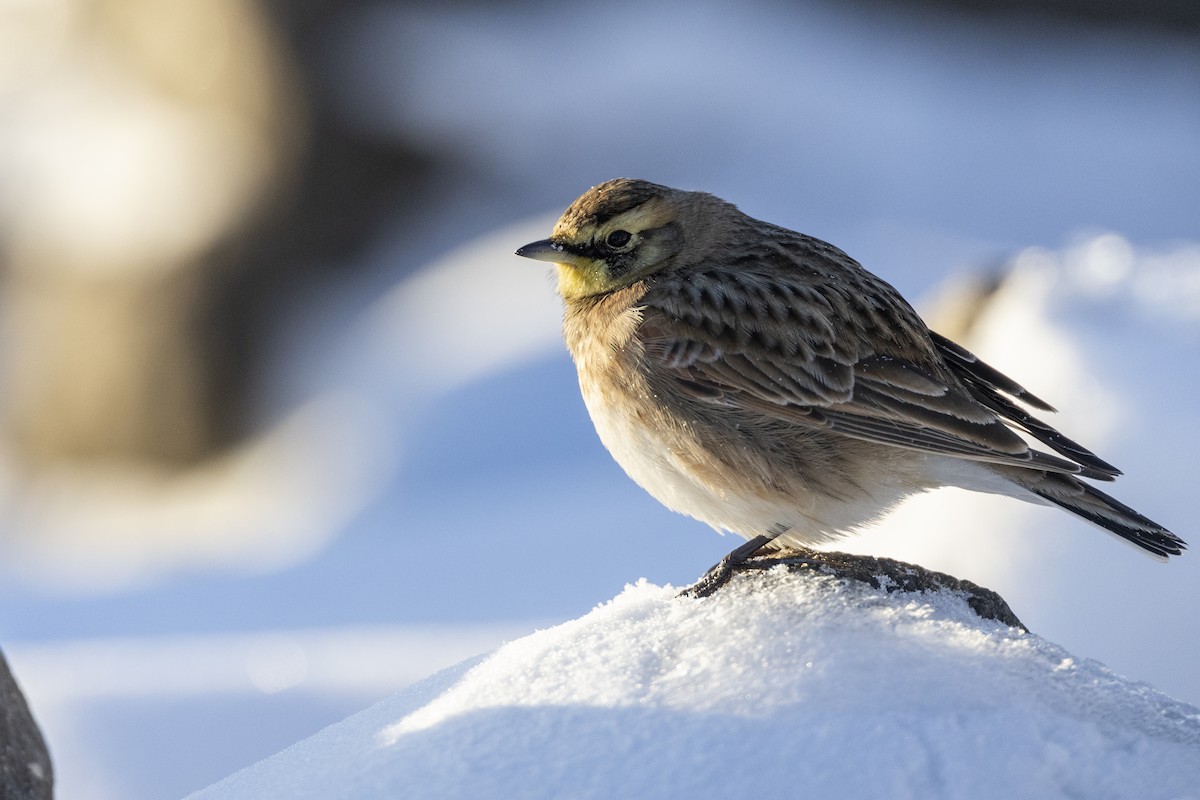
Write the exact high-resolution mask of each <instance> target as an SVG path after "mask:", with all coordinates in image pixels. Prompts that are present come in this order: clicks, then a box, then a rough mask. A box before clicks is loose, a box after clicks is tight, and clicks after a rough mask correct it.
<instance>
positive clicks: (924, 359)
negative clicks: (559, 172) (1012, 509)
mask: <svg viewBox="0 0 1200 800" xmlns="http://www.w3.org/2000/svg"><path fill="white" fill-rule="evenodd" d="M714 282H715V283H720V284H721V285H720V286H719V287H716V286H714V285H712V284H713V283H714ZM872 291H875V292H877V294H876V295H871V292H872ZM814 292H818V293H819V295H820V301H819V302H816V301H814V300H813V297H814ZM642 302H643V303H644V304H645V305H644V308H643V311H642V317H643V319H642V327H641V336H642V341H643V342H644V344H645V348H646V355H647V357H648V358H649V359H651V360H652V361H653V362H655V364H656V366H657V367H658V368H659V370H660V371H661V372H662V373H663V374H664V375H665V376H667V377H669V378H671V379H673V380H674V381H675V382H676V388H677V389H679V390H681V391H683V392H684V393H685V394H687V395H688V396H690V397H692V398H694V399H696V400H700V401H702V402H706V403H714V404H720V405H724V406H732V407H740V408H744V409H747V410H753V411H755V412H758V413H762V414H766V415H768V416H775V417H777V418H781V419H787V420H790V421H794V422H797V423H799V424H804V425H809V426H817V427H824V428H827V429H829V430H833V431H837V432H839V433H842V434H845V435H847V436H852V437H855V438H860V439H867V440H870V441H875V442H880V443H883V444H888V445H893V446H897V447H906V448H911V449H915V450H922V451H926V452H932V453H938V454H943V455H949V456H955V457H959V458H965V459H972V460H979V461H990V462H996V463H1003V464H1010V465H1013V466H1022V467H1027V468H1029V467H1035V468H1042V469H1050V470H1054V471H1060V472H1073V473H1078V472H1080V471H1081V469H1080V466H1079V465H1077V464H1075V463H1073V462H1071V461H1067V460H1064V459H1059V458H1057V457H1055V456H1051V455H1048V454H1045V453H1039V452H1037V451H1033V450H1030V448H1029V446H1028V445H1027V444H1026V442H1025V440H1024V439H1022V438H1021V437H1020V436H1019V435H1017V433H1016V432H1014V431H1013V430H1012V429H1011V428H1010V427H1009V424H1014V425H1016V426H1017V427H1019V428H1021V429H1022V430H1025V431H1027V432H1029V433H1030V434H1031V435H1033V436H1035V437H1036V438H1038V439H1040V440H1041V441H1043V442H1045V443H1046V444H1047V445H1049V446H1051V447H1053V448H1054V449H1055V450H1057V451H1058V452H1060V453H1062V454H1063V455H1065V456H1067V457H1068V458H1075V457H1076V455H1079V456H1083V457H1084V458H1081V459H1080V461H1081V463H1082V464H1083V471H1084V474H1091V473H1095V472H1097V470H1099V471H1100V472H1101V473H1103V469H1102V468H1101V467H1099V466H1098V465H1103V462H1100V461H1099V459H1095V457H1094V456H1091V458H1093V459H1095V461H1096V462H1098V464H1093V463H1091V462H1089V461H1088V460H1086V457H1087V456H1090V455H1091V454H1090V453H1088V452H1087V451H1086V450H1084V449H1083V448H1081V447H1079V446H1078V445H1076V444H1075V443H1074V442H1071V441H1070V440H1068V439H1066V437H1062V436H1061V434H1058V433H1057V431H1054V430H1053V428H1050V427H1049V426H1047V425H1045V424H1044V423H1040V422H1039V421H1037V420H1035V419H1033V418H1032V417H1030V416H1029V415H1027V414H1024V412H1021V411H1020V409H1019V408H1017V407H1016V406H1015V405H1014V404H1013V403H1012V402H1011V401H1009V400H1008V399H1007V398H1006V397H1004V396H1003V394H1008V395H1011V396H1013V397H1019V398H1021V399H1023V400H1025V401H1026V402H1030V403H1031V404H1034V405H1038V406H1039V407H1042V406H1044V405H1045V404H1044V403H1043V402H1042V401H1040V400H1038V398H1036V397H1034V396H1033V395H1031V394H1029V393H1028V392H1027V391H1026V390H1025V389H1024V388H1023V387H1021V386H1020V385H1019V384H1017V383H1016V382H1015V381H1012V380H1011V379H1009V378H1007V377H1006V376H1004V375H1003V374H1002V373H1000V372H999V371H997V370H995V369H993V368H992V367H989V366H988V365H986V364H984V363H983V362H981V361H979V360H978V359H976V358H975V357H974V356H973V355H971V354H970V353H969V352H968V351H966V350H964V349H962V348H961V347H959V346H957V345H955V344H954V343H953V342H950V341H949V340H948V339H945V338H944V337H940V336H937V335H936V334H933V335H932V337H933V338H932V339H931V334H930V333H929V332H928V330H927V329H926V328H925V327H924V323H922V322H921V321H920V319H919V318H918V317H917V316H916V313H915V312H913V311H912V310H911V309H910V308H909V307H908V306H907V304H905V303H904V302H903V301H902V300H900V299H899V295H896V294H895V293H894V290H891V288H890V287H887V285H886V284H881V283H874V282H872V283H868V282H866V281H865V280H864V281H862V282H861V284H860V285H858V286H852V287H849V290H848V291H845V292H843V291H839V289H838V287H835V286H832V285H822V286H813V285H811V284H809V283H806V282H804V280H803V279H802V278H800V277H796V278H783V277H778V276H775V275H764V274H747V273H745V272H741V273H738V274H737V277H736V280H733V279H731V278H730V275H729V274H715V273H713V274H699V275H693V276H691V278H690V279H689V280H688V281H686V282H685V281H683V280H680V281H679V282H678V283H675V284H672V283H671V282H669V281H664V282H662V283H659V284H656V285H655V286H654V287H653V288H652V290H651V291H650V292H648V293H647V294H646V295H645V297H644V298H643V300H642ZM897 303H899V304H900V305H899V306H897ZM856 304H857V305H856ZM731 308H736V309H737V312H738V313H737V314H729V313H728V312H729V310H730V309H731ZM880 309H887V312H888V314H887V315H886V316H887V318H886V319H885V320H882V321H881V319H882V316H884V315H881V313H880ZM856 315H857V316H856ZM833 319H853V320H855V322H856V323H860V322H861V323H862V325H861V326H859V325H857V324H856V325H855V326H853V327H851V328H846V327H842V328H841V329H840V330H838V329H837V328H836V326H835V325H833V324H832V320H833ZM884 323H886V324H887V327H886V329H884V328H883V325H884ZM872 326H873V327H872ZM881 331H882V332H881ZM856 334H857V335H856ZM885 349H886V352H884V350H885ZM943 359H945V360H944V361H943ZM960 381H961V382H960ZM1002 393H1003V394H1002ZM1022 415H1023V416H1022ZM1006 423H1007V424H1006Z"/></svg>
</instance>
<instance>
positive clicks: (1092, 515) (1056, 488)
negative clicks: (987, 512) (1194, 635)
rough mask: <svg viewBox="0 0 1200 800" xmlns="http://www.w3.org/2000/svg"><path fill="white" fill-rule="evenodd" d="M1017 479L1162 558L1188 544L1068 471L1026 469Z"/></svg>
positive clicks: (1042, 494) (1057, 503)
mask: <svg viewBox="0 0 1200 800" xmlns="http://www.w3.org/2000/svg"><path fill="white" fill-rule="evenodd" d="M1010 474H1011V473H1010ZM1039 477H1040V479H1036V480H1030V479H1031V478H1039ZM1018 482H1019V483H1020V484H1021V485H1023V486H1024V487H1025V488H1027V489H1028V490H1029V491H1031V492H1033V493H1034V494H1036V495H1037V496H1038V497H1041V498H1042V499H1044V500H1047V501H1049V502H1051V503H1053V504H1055V505H1057V506H1059V507H1061V508H1064V509H1066V510H1067V511H1070V512H1071V513H1072V514H1077V515H1078V516H1080V517H1083V518H1084V519H1086V520H1087V521H1088V522H1091V523H1094V524H1095V525H1099V526H1100V527H1101V528H1104V529H1105V530H1107V531H1109V532H1110V533H1114V534H1116V535H1117V536H1119V537H1120V538H1122V539H1124V540H1125V541H1127V542H1129V543H1130V544H1132V545H1134V546H1136V547H1139V548H1141V549H1142V550H1143V551H1145V552H1146V553H1148V554H1149V555H1151V556H1153V557H1154V558H1157V559H1159V560H1161V561H1166V560H1167V557H1168V556H1177V555H1181V554H1182V553H1183V551H1184V550H1185V549H1186V548H1187V543H1186V542H1185V541H1183V539H1180V538H1179V537H1178V536H1176V535H1175V534H1173V533H1171V532H1170V531H1169V530H1167V529H1166V528H1164V527H1163V526H1162V525H1159V524H1158V523H1157V522H1155V521H1154V520H1152V519H1150V518H1148V517H1144V516H1142V515H1141V514H1139V513H1138V512H1136V511H1134V510H1133V509H1132V508H1130V507H1129V506H1127V505H1125V504H1124V503H1122V502H1121V501H1120V500H1117V499H1116V498H1114V497H1110V496H1109V495H1107V494H1105V493H1104V492H1102V491H1100V490H1099V489H1097V488H1095V487H1094V486H1091V485H1089V484H1086V483H1084V482H1083V481H1081V480H1079V479H1078V478H1075V477H1073V476H1071V475H1062V474H1056V473H1040V474H1039V473H1030V472H1025V474H1024V475H1022V476H1021V479H1020V480H1019V481H1018Z"/></svg>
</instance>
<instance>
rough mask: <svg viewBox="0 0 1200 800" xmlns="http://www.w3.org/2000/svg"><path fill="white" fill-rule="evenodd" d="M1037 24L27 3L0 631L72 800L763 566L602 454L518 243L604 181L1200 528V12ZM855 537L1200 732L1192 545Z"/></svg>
mask: <svg viewBox="0 0 1200 800" xmlns="http://www.w3.org/2000/svg"><path fill="white" fill-rule="evenodd" d="M1019 5H1020V4H1008V3H1002V2H993V3H989V4H987V7H986V9H985V10H983V9H980V8H976V7H974V6H972V5H970V4H964V3H946V4H939V3H933V4H922V3H918V2H912V3H897V4H890V5H885V4H874V3H869V2H862V3H842V4H836V3H803V4H785V3H777V2H769V0H756V1H755V2H736V3H735V2H732V0H728V1H726V2H721V1H716V2H706V3H700V4H696V3H679V2H667V3H662V4H658V5H653V6H647V5H646V4H642V3H634V2H618V3H613V4H608V5H600V6H596V5H593V6H590V7H588V8H587V9H582V8H581V7H578V6H576V7H570V6H566V5H559V4H550V3H541V2H520V3H506V4H482V3H470V2H454V3H449V4H447V3H441V4H433V3H421V2H406V3H403V4H401V3H385V2H342V3H334V2H331V1H330V0H308V1H307V2H282V1H281V0H280V1H278V2H263V3H258V2H253V0H213V2H208V3H204V4H196V3H189V2H186V0H169V1H165V0H0V258H2V262H3V263H2V266H0V415H2V420H3V428H2V431H0V647H2V648H3V649H4V650H5V652H6V653H7V655H8V656H9V660H10V663H11V665H12V668H13V671H14V673H15V674H16V676H17V678H18V680H19V681H20V682H21V683H22V685H23V687H24V688H25V690H26V694H27V696H28V698H29V701H30V703H31V705H32V706H33V709H34V713H35V715H36V716H37V717H38V719H39V721H40V722H41V724H42V727H43V729H44V732H45V734H46V736H47V739H48V740H49V744H50V747H51V751H52V754H53V756H54V757H55V767H56V770H57V775H58V782H59V792H60V795H61V796H63V797H71V798H93V799H100V798H124V799H130V800H139V799H140V798H152V797H171V796H179V795H182V794H184V793H186V792H188V791H190V790H193V789H197V788H200V787H202V786H204V785H206V784H208V783H211V782H213V781H215V780H217V779H219V778H221V777H223V776H225V775H226V774H228V773H230V772H232V771H233V770H235V769H237V768H239V767H242V766H245V765H247V764H249V763H251V762H253V761H255V760H257V759H260V758H262V757H265V756H267V755H270V754H272V753H274V752H276V751H277V750H279V749H281V748H283V747H285V746H287V745H289V744H290V743H292V742H294V741H296V740H298V739H300V738H303V737H305V736H308V735H310V734H312V733H313V732H315V731H316V730H318V729H319V728H321V727H322V726H324V725H327V724H329V723H332V722H334V721H337V720H339V719H341V718H343V717H345V716H347V715H348V714H350V713H352V712H354V711H357V710H359V709H361V708H364V707H365V706H367V705H369V704H370V703H372V702H374V701H376V700H378V699H380V698H382V697H384V696H386V695H387V694H388V693H390V692H392V691H394V690H396V689H398V688H400V687H402V686H404V685H406V684H408V683H411V682H413V681H415V680H417V679H419V678H421V677H423V676H424V675H426V674H429V673H430V672H432V671H434V670H435V669H437V668H439V667H441V666H444V665H447V664H451V663H454V662H456V661H458V660H461V659H462V658H465V657H467V656H469V655H472V654H474V653H478V652H481V651H483V650H486V649H489V648H491V647H493V646H495V645H496V644H498V643H500V642H501V641H503V640H505V639H507V638H512V637H515V636H518V635H521V634H523V633H525V632H528V631H530V630H533V629H534V628H535V627H538V626H541V625H545V624H549V623H554V622H557V621H561V620H564V619H569V618H572V617H576V616H578V615H580V614H582V613H583V612H585V611H587V610H588V609H590V608H591V607H592V606H593V605H595V604H596V603H598V602H602V601H604V600H607V599H609V598H610V597H612V596H613V595H615V594H616V593H617V592H618V591H620V589H621V587H622V586H623V585H625V584H626V583H627V582H632V581H634V580H636V579H637V578H639V577H646V578H648V579H650V580H651V581H654V582H656V583H666V582H672V583H675V584H685V583H688V582H690V581H691V580H693V579H694V578H695V577H696V576H697V575H698V574H699V573H700V572H701V571H702V570H703V569H704V568H706V567H707V566H709V565H710V564H711V563H712V562H714V561H715V560H716V559H717V558H719V557H720V556H721V555H723V554H724V553H725V552H726V551H727V550H728V549H729V548H730V547H731V546H732V545H733V544H734V542H732V541H731V540H729V539H727V538H726V539H722V538H721V537H718V536H716V535H715V534H713V533H712V532H711V531H710V530H708V529H707V528H705V527H704V526H702V525H700V524H699V523H695V522H692V521H690V520H688V519H685V518H683V517H678V516H675V515H672V514H670V513H669V512H667V511H666V510H664V509H662V508H660V507H659V506H658V505H657V504H656V503H655V502H654V501H653V500H651V499H650V498H649V497H647V496H645V495H644V494H643V493H642V492H641V491H640V490H639V489H638V488H637V487H636V486H634V485H633V484H632V483H631V482H629V481H628V479H627V478H625V476H624V475H623V474H622V473H621V472H620V470H619V468H617V467H616V466H615V464H613V463H612V462H611V460H610V459H609V458H608V456H607V454H606V453H605V452H604V451H603V449H602V448H601V446H600V445H599V443H598V442H597V440H596V438H595V436H594V434H593V432H592V429H591V425H590V423H589V421H588V420H587V417H586V413H585V412H584V410H583V407H582V403H581V401H580V400H579V399H578V393H577V389H576V386H575V378H574V371H573V368H572V366H571V364H570V362H569V359H568V358H567V356H566V353H565V351H564V350H563V348H562V346H561V344H560V343H559V340H558V306H557V301H556V300H555V298H554V296H553V294H552V291H551V283H550V281H549V280H548V278H547V275H546V271H545V270H544V269H543V268H542V267H541V266H539V265H537V264H531V263H529V262H524V261H521V260H520V259H517V258H515V257H513V256H511V252H512V250H513V249H514V248H516V247H517V246H519V245H521V244H524V243H526V242H528V241H530V240H532V239H536V238H542V237H543V236H545V235H546V233H547V231H548V230H549V226H550V224H551V222H552V221H553V219H554V217H555V216H557V214H558V212H560V211H561V210H562V209H563V208H564V207H565V206H566V204H567V203H569V202H570V201H571V200H572V199H574V198H575V197H576V196H577V195H578V194H580V193H581V192H582V191H583V190H585V189H586V188H587V187H588V186H590V185H592V184H595V183H597V182H600V181H602V180H605V179H607V178H611V177H615V176H618V175H627V176H637V177H643V178H647V179H650V180H654V181H658V182H662V183H667V184H671V185H676V186H680V187H684V188H695V189H704V190H707V191H711V192H713V193H715V194H718V195H720V196H722V197H724V198H726V199H728V200H731V201H733V202H735V203H737V204H738V205H739V206H741V207H742V208H743V210H745V211H747V212H748V213H750V214H752V215H755V216H758V217H760V218H763V219H767V220H770V221H773V222H777V223H780V224H784V225H788V226H790V227H794V228H797V229H800V230H803V231H805V232H806V233H810V234H813V235H816V236H819V237H821V238H824V239H827V240H829V241H831V242H833V243H835V244H837V245H838V246H840V247H842V248H843V249H845V250H846V251H848V252H849V253H850V254H851V255H852V256H854V257H856V258H857V259H859V260H860V261H862V262H863V263H864V264H865V265H866V266H867V267H868V268H869V269H871V270H873V271H875V272H876V273H878V274H880V275H882V276H884V277H885V278H887V279H888V280H890V281H891V282H892V283H894V284H895V285H896V286H897V287H898V288H899V289H900V290H901V291H902V292H903V293H904V294H905V295H907V296H908V297H909V298H912V299H914V300H916V301H918V305H920V306H921V307H922V309H923V310H929V311H930V312H931V314H932V315H933V317H932V318H935V319H937V320H941V321H942V327H943V328H944V329H946V332H948V333H954V334H956V335H960V336H962V337H963V338H964V340H965V341H966V342H967V343H968V344H969V345H970V346H971V347H973V348H974V349H976V350H977V351H978V352H979V353H980V354H981V355H984V356H985V357H987V358H989V359H990V360H992V361H993V363H995V364H996V365H997V366H999V367H1001V368H1002V369H1005V370H1007V371H1010V372H1011V373H1012V374H1013V375H1014V376H1015V377H1016V378H1017V379H1018V380H1020V381H1021V382H1023V383H1025V384H1026V385H1027V386H1029V387H1030V388H1031V389H1032V390H1033V391H1034V392H1036V393H1038V394H1039V395H1041V396H1043V397H1045V398H1047V399H1048V400H1050V401H1051V402H1053V403H1055V404H1056V405H1057V406H1058V407H1059V408H1060V410H1061V411H1062V413H1061V414H1060V415H1058V416H1057V417H1056V418H1055V422H1056V423H1057V424H1059V425H1060V426H1061V427H1062V428H1063V429H1064V431H1065V432H1066V433H1067V434H1068V435H1071V436H1074V437H1076V438H1078V439H1080V440H1082V441H1083V442H1085V443H1086V444H1088V445H1090V446H1092V447H1094V449H1096V450H1097V451H1098V452H1099V453H1100V455H1101V456H1103V457H1105V458H1108V459H1109V460H1111V461H1113V462H1114V463H1116V464H1117V465H1118V466H1120V467H1121V468H1123V469H1125V470H1126V471H1127V473H1128V475H1127V476H1126V477H1124V478H1122V479H1121V480H1120V481H1119V483H1118V484H1117V486H1116V488H1115V489H1114V493H1115V494H1116V495H1118V496H1119V497H1120V498H1121V499H1122V500H1124V501H1126V502H1128V503H1129V504H1131V505H1133V506H1134V507H1136V508H1138V509H1139V510H1142V511H1144V512H1145V513H1147V514H1148V515H1150V516H1152V517H1154V518H1155V519H1158V520H1159V521H1161V522H1163V523H1164V524H1166V525H1168V526H1169V527H1172V528H1173V529H1174V530H1175V531H1176V532H1177V533H1179V534H1180V535H1182V536H1183V537H1184V538H1185V539H1188V540H1190V541H1191V542H1192V543H1193V545H1198V544H1200V534H1197V533H1196V529H1195V526H1194V525H1192V524H1191V520H1192V517H1193V514H1192V513H1191V510H1190V507H1189V506H1190V500H1191V493H1192V492H1193V491H1194V487H1193V486H1192V481H1193V479H1194V476H1195V468H1194V466H1193V465H1192V454H1193V453H1194V452H1195V451H1196V449H1197V448H1198V447H1200V433H1197V432H1196V426H1195V409H1196V401H1195V397H1196V396H1197V395H1196V392H1197V390H1198V389H1200V376H1198V374H1197V366H1196V365H1197V363H1200V360H1198V359H1197V354H1198V353H1200V15H1197V13H1196V12H1195V10H1194V9H1192V8H1191V7H1190V6H1188V5H1186V4H1179V5H1178V7H1176V6H1174V5H1173V4H1171V3H1169V2H1161V3H1148V4H1141V5H1138V6H1137V8H1136V10H1134V9H1132V8H1125V7H1124V6H1118V5H1116V4H1112V5H1110V4H1107V3H1105V2H1103V1H1102V0H1098V2H1095V3H1088V2H1083V0H1080V2H1077V3H1067V2H1064V3H1061V4H1050V6H1045V5H1041V4H1031V6H1033V5H1038V6H1039V8H1040V10H1039V11H1037V12H1036V13H1035V12H1034V11H1031V10H1030V9H1027V8H1020V7H1017V6H1019ZM1002 268H1003V269H1002ZM999 274H1007V275H1008V278H1007V279H1006V280H1004V281H1003V283H1001V284H1000V288H999V289H998V290H997V291H996V292H995V293H994V294H992V295H991V296H990V297H989V299H988V302H987V303H986V305H983V306H979V307H978V309H977V313H973V314H970V315H967V316H965V317H964V316H963V315H962V314H961V313H958V312H960V311H961V309H962V308H963V307H964V303H967V305H969V302H967V301H965V300H963V298H968V299H969V297H970V296H971V292H970V291H969V289H970V286H971V282H970V280H969V279H967V278H964V277H962V276H970V275H978V276H983V278H984V282H987V280H989V279H990V278H991V277H993V276H996V275H999ZM956 298H957V300H956ZM845 544H846V548H845V549H854V550H857V551H863V552H873V553H878V554H882V555H893V556H897V557H901V558H908V559H910V560H916V561H919V562H920V563H923V564H925V565H926V566H930V567H933V568H935V569H942V570H945V571H949V572H952V573H954V574H955V575H957V576H959V577H962V578H967V579H971V580H974V581H976V582H979V583H982V584H984V585H986V586H989V587H990V588H993V589H995V590H997V591H999V592H1000V593H1001V594H1002V595H1004V597H1005V598H1006V599H1007V600H1008V601H1009V603H1010V604H1011V605H1012V606H1013V608H1014V610H1015V611H1016V612H1017V614H1018V615H1019V616H1021V617H1022V619H1023V620H1024V621H1025V622H1026V623H1027V624H1028V625H1029V626H1030V627H1031V628H1032V629H1033V630H1034V631H1035V632H1037V633H1040V634H1042V635H1044V636H1046V637H1047V638H1050V639H1052V640H1054V641H1056V642H1058V643H1059V644H1061V645H1063V646H1064V647H1066V648H1067V649H1069V650H1071V651H1073V652H1074V653H1076V654H1077V655H1080V656H1087V657H1093V658H1097V659H1100V660H1101V661H1103V662H1105V663H1107V664H1108V665H1109V666H1111V667H1113V668H1114V669H1115V670H1117V671H1118V672H1121V673H1123V674H1125V675H1127V676H1129V677H1131V678H1134V679H1136V680H1144V681H1148V682H1150V683H1152V684H1154V685H1155V686H1157V687H1158V688H1160V689H1162V690H1164V691H1166V692H1167V693H1169V694H1172V695H1174V696H1175V697H1177V698H1179V699H1182V700H1186V701H1189V702H1192V703H1200V677H1198V676H1200V670H1198V669H1197V668H1196V665H1197V662H1198V661H1200V645H1197V642H1200V615H1197V614H1195V613H1193V612H1192V611H1191V609H1193V608H1194V607H1196V605H1197V603H1198V602H1200V560H1198V558H1197V556H1196V554H1194V553H1193V554H1192V555H1190V556H1185V557H1184V558H1183V559H1181V560H1179V561H1177V562H1175V563H1172V564H1170V565H1169V566H1166V567H1163V566H1161V565H1159V564H1155V563H1153V562H1151V561H1150V560H1148V559H1146V558H1144V557H1141V556H1139V555H1138V554H1137V553H1135V552H1134V551H1132V550H1130V549H1128V548H1125V547H1121V546H1120V545H1118V544H1116V543H1115V542H1114V541H1113V540H1111V539H1110V538H1108V537H1106V536H1104V535H1103V534H1102V533H1101V532H1099V531H1097V530H1095V529H1093V528H1091V527H1089V526H1087V525H1086V524H1084V523H1077V522H1075V521H1074V520H1071V519H1069V518H1068V517H1066V515H1063V514H1062V513H1060V512H1055V511H1052V510H1046V509H1037V508H1033V507H1028V508H1026V507H1024V506H1021V505H1020V504H1017V503H1014V502H1012V501H1006V500H1001V499H994V498H978V497H973V496H967V495H965V494H961V493H954V492H949V491H945V492H940V493H936V494H934V495H929V496H927V497H924V498H920V499H918V500H917V501H914V502H913V503H911V504H909V505H908V506H906V507H904V508H902V509H901V510H900V511H899V512H897V514H896V515H894V516H893V517H892V518H890V519H889V520H887V521H885V522H884V523H883V524H881V525H880V526H879V528H878V529H877V530H875V531H872V532H870V533H868V534H865V535H864V536H862V537H860V538H857V539H853V540H847V542H846V543H845Z"/></svg>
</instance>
